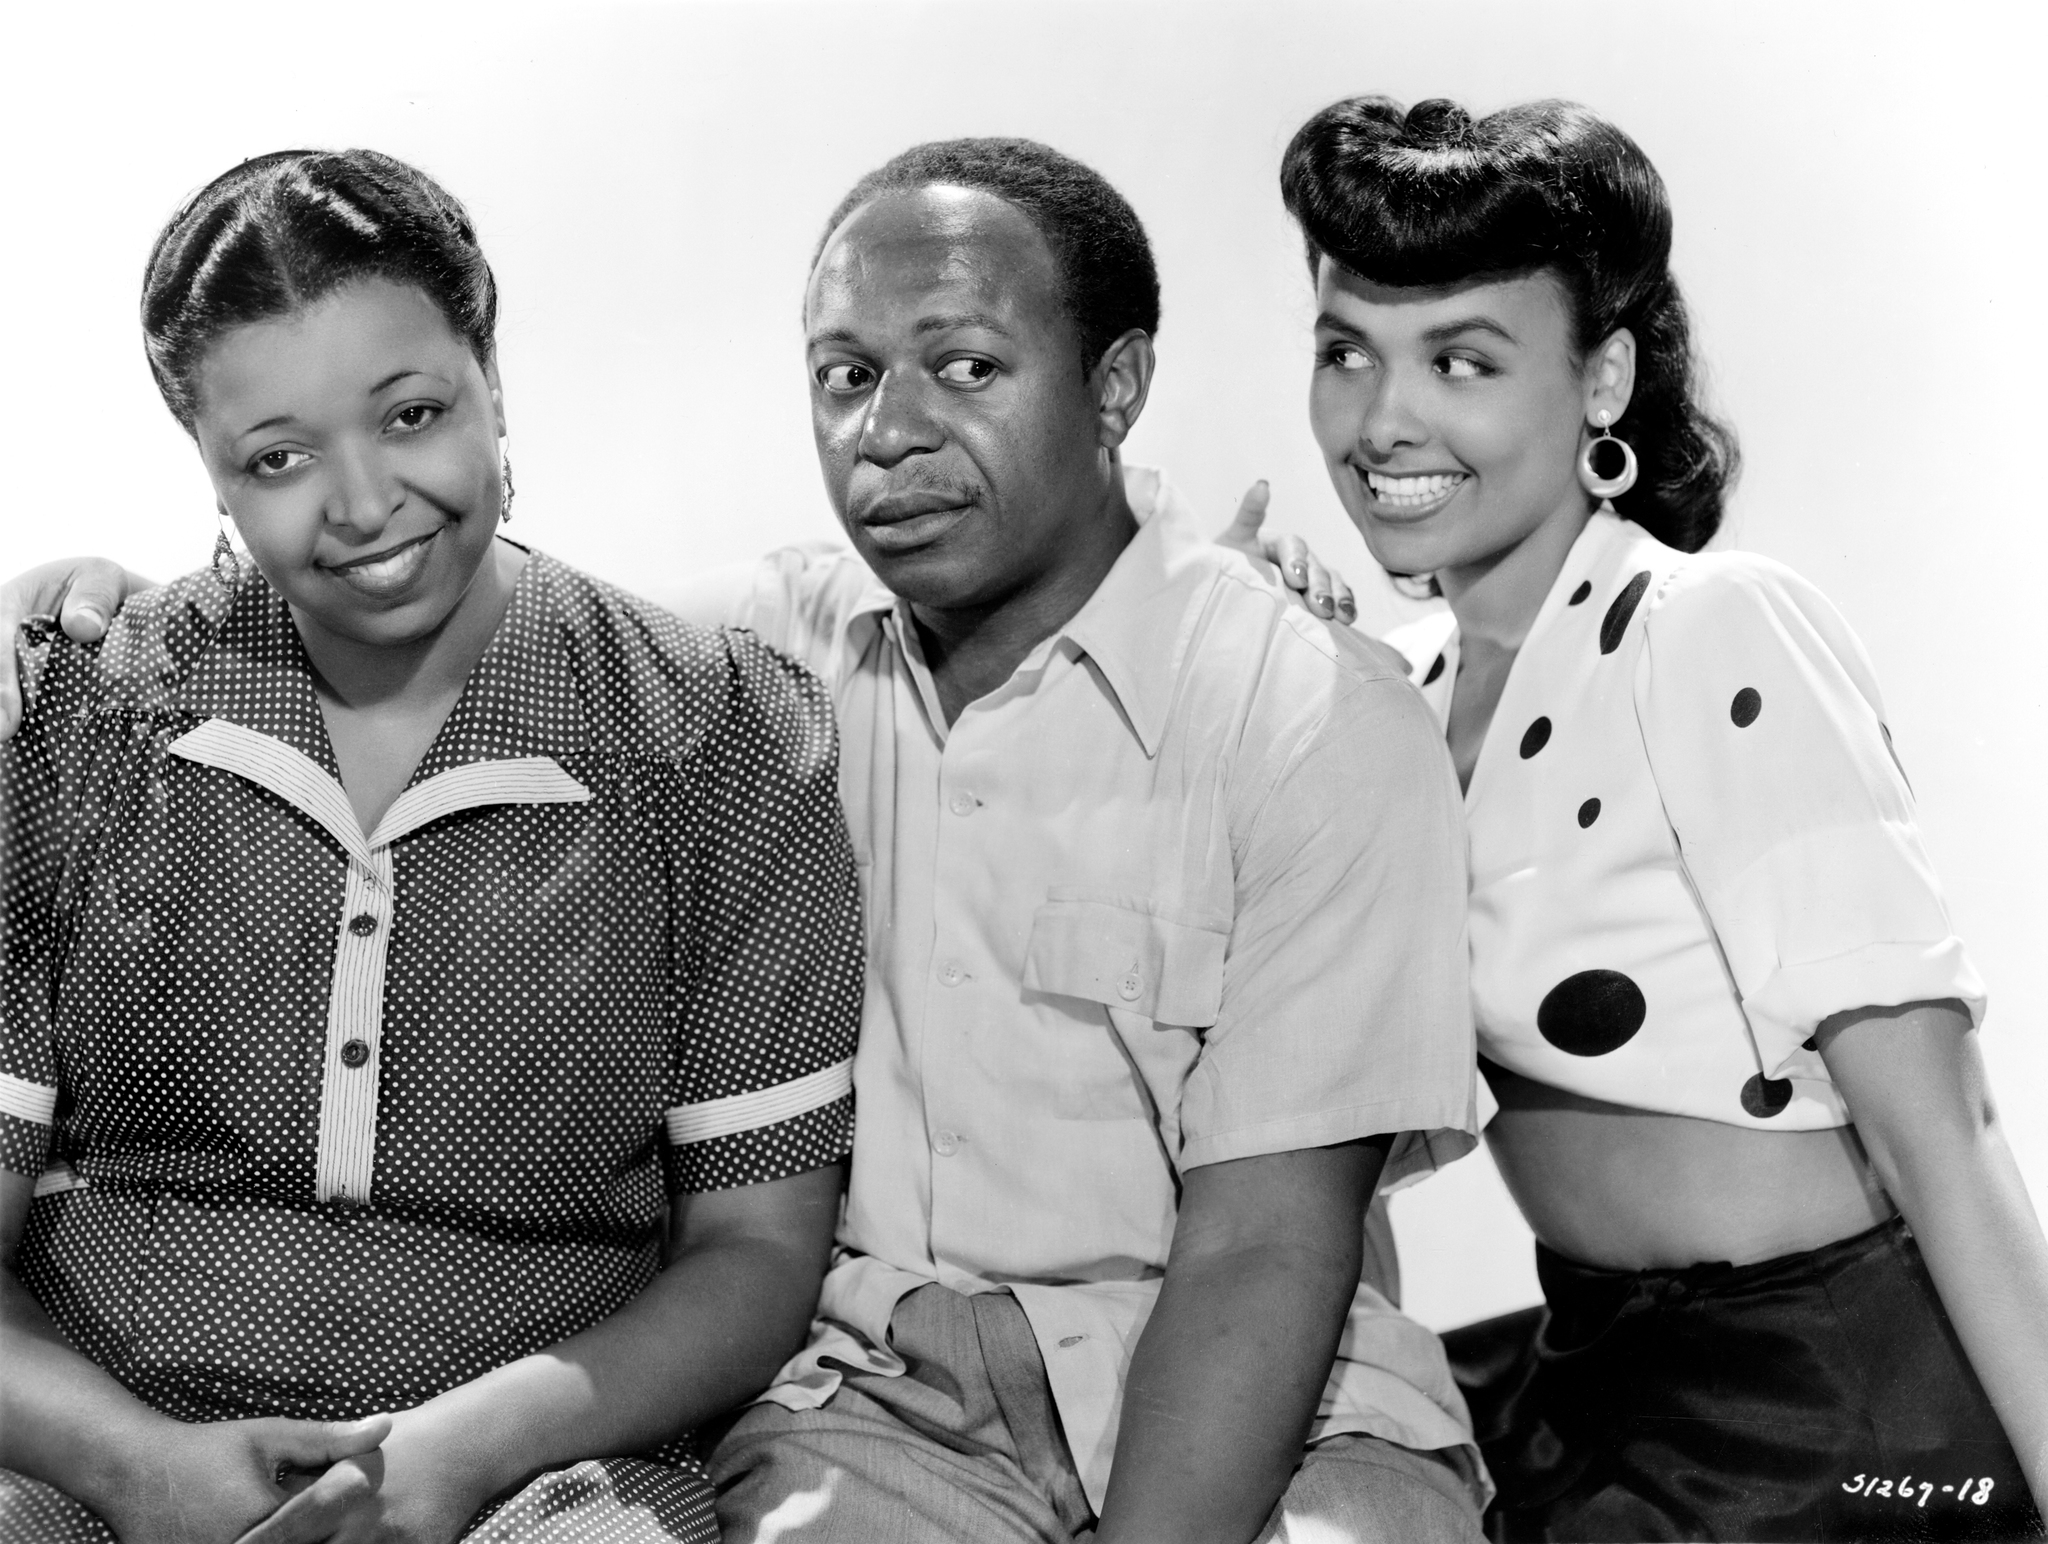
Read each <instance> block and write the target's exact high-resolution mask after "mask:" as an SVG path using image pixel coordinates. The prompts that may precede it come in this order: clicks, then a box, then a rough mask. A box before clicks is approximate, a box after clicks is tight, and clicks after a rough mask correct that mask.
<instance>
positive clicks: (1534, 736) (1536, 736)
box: [1520, 718, 1550, 761]
mask: <svg viewBox="0 0 2048 1544" xmlns="http://www.w3.org/2000/svg"><path fill="white" fill-rule="evenodd" d="M1549 743H1550V720H1549V719H1547V718H1539V719H1537V720H1535V721H1534V722H1533V723H1531V724H1530V725H1529V727H1528V728H1527V729H1524V730H1523V731H1522V744H1521V747H1520V749H1521V753H1522V760H1524V761H1527V760H1528V759H1529V758H1530V757H1531V756H1533V755H1535V754H1536V753H1537V752H1538V751H1540V750H1542V749H1543V747H1544V746H1546V745H1548V744H1549Z"/></svg>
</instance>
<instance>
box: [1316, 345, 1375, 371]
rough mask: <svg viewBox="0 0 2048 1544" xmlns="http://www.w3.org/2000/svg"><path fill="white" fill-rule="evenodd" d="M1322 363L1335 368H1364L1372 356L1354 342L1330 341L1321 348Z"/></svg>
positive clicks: (1369, 363)
mask: <svg viewBox="0 0 2048 1544" xmlns="http://www.w3.org/2000/svg"><path fill="white" fill-rule="evenodd" d="M1322 359H1323V363H1324V364H1326V365H1329V366H1330V367H1332V368H1333V369H1337V370H1366V369H1370V368H1371V367H1372V356H1371V355H1370V354H1368V353H1366V351H1365V350H1364V349H1362V348H1360V347H1359V346H1358V345H1357V344H1355V343H1332V344H1331V345H1330V346H1329V347H1328V348H1326V349H1324V350H1323V354H1322Z"/></svg>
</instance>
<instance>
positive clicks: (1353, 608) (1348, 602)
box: [1337, 595, 1358, 616]
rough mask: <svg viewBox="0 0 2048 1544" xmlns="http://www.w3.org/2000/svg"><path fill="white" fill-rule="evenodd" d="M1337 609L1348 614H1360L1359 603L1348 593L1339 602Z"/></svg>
mask: <svg viewBox="0 0 2048 1544" xmlns="http://www.w3.org/2000/svg"><path fill="white" fill-rule="evenodd" d="M1337 609H1338V610H1339V611H1341V612H1343V613H1344V614H1345V615H1346V616H1356V615H1357V614H1358V603H1357V602H1356V601H1354V600H1352V599H1351V598H1350V597H1349V596H1348V595H1347V596H1346V597H1345V598H1344V599H1343V600H1340V601H1338V602H1337Z"/></svg>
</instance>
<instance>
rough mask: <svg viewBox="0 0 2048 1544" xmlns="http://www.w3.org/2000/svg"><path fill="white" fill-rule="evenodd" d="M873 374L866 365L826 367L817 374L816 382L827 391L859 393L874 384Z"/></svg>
mask: <svg viewBox="0 0 2048 1544" xmlns="http://www.w3.org/2000/svg"><path fill="white" fill-rule="evenodd" d="M874 379H875V372H874V371H872V370H870V369H869V368H868V367H867V366H866V365H827V366H825V368H824V369H822V370H820V371H819V372H818V381H819V384H820V385H822V386H823V387H824V388H825V389H826V390H827V391H830V392H850V391H861V390H864V389H865V388H867V387H868V386H871V385H873V384H874Z"/></svg>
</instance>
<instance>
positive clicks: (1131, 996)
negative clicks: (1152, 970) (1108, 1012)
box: [1116, 970, 1145, 1003]
mask: <svg viewBox="0 0 2048 1544" xmlns="http://www.w3.org/2000/svg"><path fill="white" fill-rule="evenodd" d="M1144 990H1145V980H1144V978H1143V977H1142V976H1140V975H1139V974H1138V973H1137V972H1136V971H1135V970H1134V971H1132V972H1131V973H1130V974H1129V975H1128V976H1126V977H1124V978H1123V980H1121V981H1119V982H1118V983H1117V984H1116V995H1117V996H1119V997H1121V998H1122V999H1123V1000H1124V1001H1125V1002H1127V1003H1128V1002H1135V1001H1136V1000H1137V997H1138V994H1139V993H1140V992H1142V991H1144Z"/></svg>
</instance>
